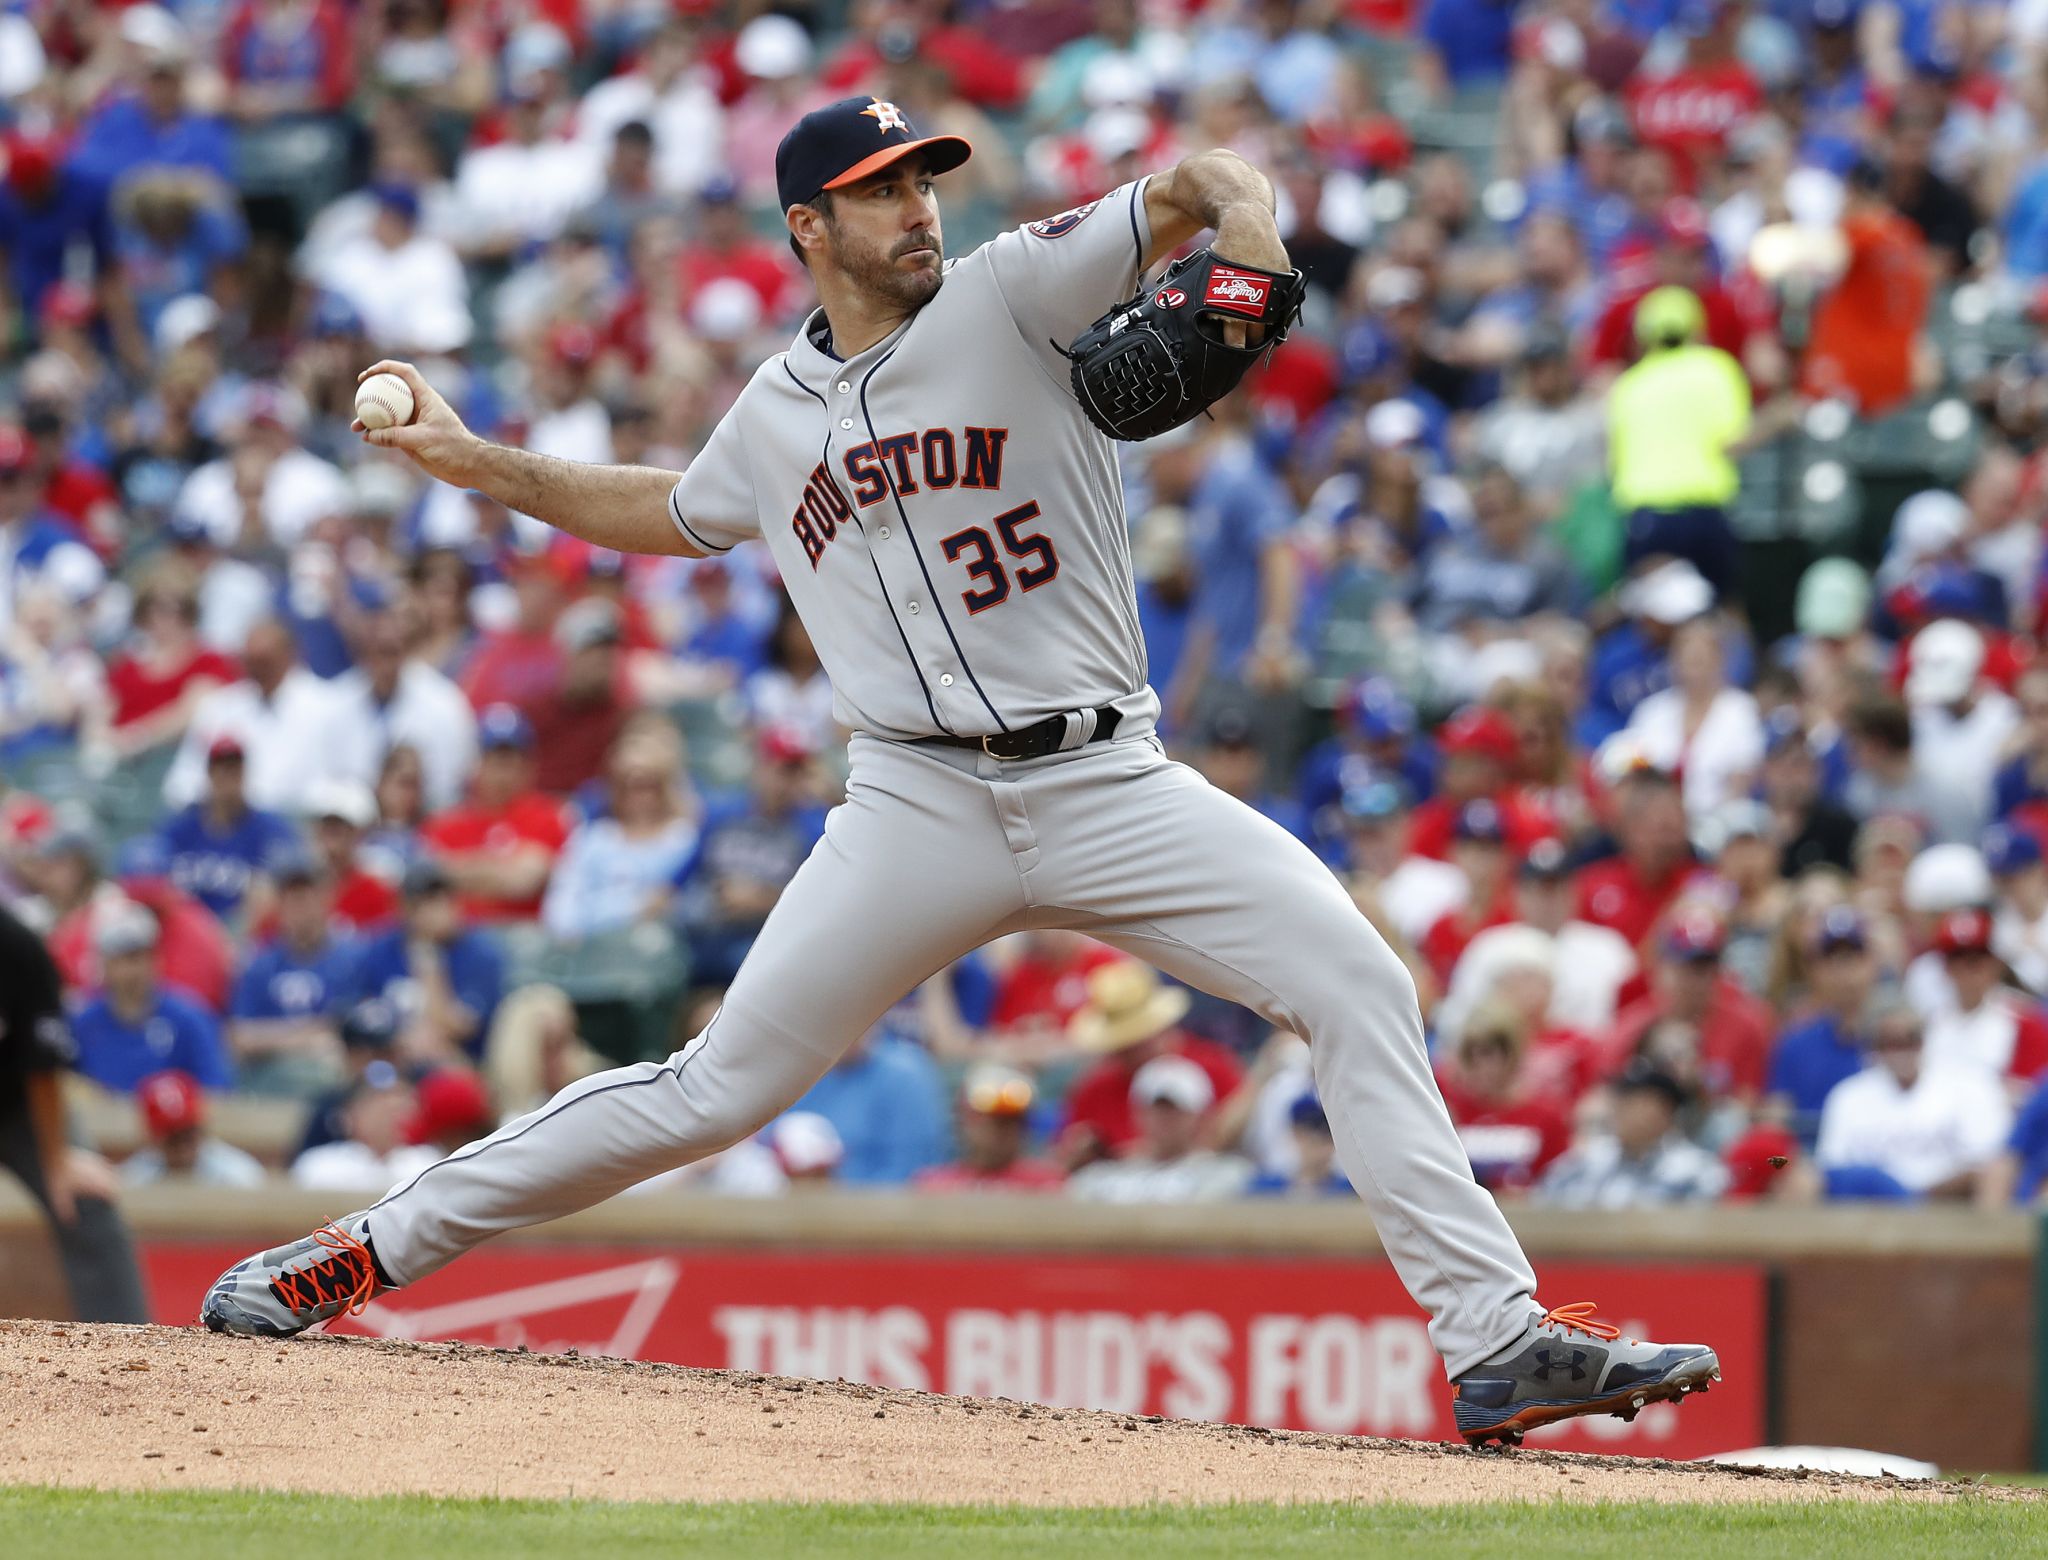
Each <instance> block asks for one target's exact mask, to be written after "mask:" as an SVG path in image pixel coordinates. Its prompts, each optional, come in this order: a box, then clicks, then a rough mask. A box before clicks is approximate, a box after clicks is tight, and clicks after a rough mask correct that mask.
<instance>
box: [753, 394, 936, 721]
mask: <svg viewBox="0 0 2048 1560" xmlns="http://www.w3.org/2000/svg"><path fill="white" fill-rule="evenodd" d="M834 361H835V362H836V361H838V360H837V359H834ZM782 371H783V372H784V373H785V374H787V375H789V382H790V383H791V384H793V385H795V386H796V387H797V389H799V390H801V391H803V393H804V394H805V395H807V396H809V397H810V398H811V399H812V400H813V401H816V402H817V403H818V405H820V406H821V407H823V408H824V409H825V449H824V452H823V454H822V455H821V456H820V458H819V461H818V464H819V467H820V468H821V469H822V470H823V471H824V473H825V480H826V481H827V482H829V483H831V484H832V487H833V489H834V491H837V490H838V488H839V479H838V478H837V477H835V476H833V475H832V403H831V402H829V401H827V400H826V399H825V398H824V397H823V396H822V395H820V394H818V392H817V391H815V390H813V389H812V388H811V387H810V386H809V385H807V384H805V383H804V382H803V381H802V380H801V379H799V378H797V377H796V370H795V369H793V368H791V367H790V366H789V359H788V358H784V359H783V360H782ZM839 496H840V497H841V498H842V499H845V500H846V512H847V514H849V515H851V516H852V517H853V523H854V524H855V525H856V526H859V527H860V539H861V540H862V541H863V542H865V541H866V540H867V539H868V528H867V527H866V526H865V525H862V524H861V518H860V510H859V508H858V507H857V506H856V505H855V504H854V502H853V500H852V498H851V497H849V496H848V495H847V494H845V493H840V494H839ZM905 529H906V530H907V529H908V527H905ZM868 567H869V568H871V569H873V570H874V571H875V584H876V585H877V586H878V587H879V588H880V589H881V592H882V605H883V606H885V607H887V608H888V609H889V621H890V622H891V623H894V624H895V625H896V637H897V638H898V639H900V640H902V641H903V658H904V659H905V660H906V661H908V662H909V663H910V669H911V670H912V671H913V672H915V673H916V674H917V687H918V691H919V692H920V693H922V694H923V695H924V707H925V708H926V709H927V710H930V711H931V716H932V724H933V725H934V726H936V727H938V728H939V730H941V731H943V732H944V733H945V734H946V735H947V736H949V737H950V736H954V735H956V733H955V732H954V730H953V728H952V727H951V726H949V725H947V724H946V723H945V722H944V721H943V720H941V719H940V718H939V707H938V706H937V705H936V704H934V703H933V702H932V688H931V684H930V683H928V682H926V681H925V680H924V668H923V667H921V666H919V665H918V664H917V655H916V653H915V652H914V651H912V650H911V648H910V636H909V635H908V634H906V633H904V632H903V620H902V619H901V618H899V617H898V616H897V615H896V603H895V602H893V601H891V600H890V599H889V583H888V581H886V580H884V579H883V578H882V566H881V565H880V564H879V563H876V562H875V551H874V549H873V548H872V547H870V548H869V549H868Z"/></svg>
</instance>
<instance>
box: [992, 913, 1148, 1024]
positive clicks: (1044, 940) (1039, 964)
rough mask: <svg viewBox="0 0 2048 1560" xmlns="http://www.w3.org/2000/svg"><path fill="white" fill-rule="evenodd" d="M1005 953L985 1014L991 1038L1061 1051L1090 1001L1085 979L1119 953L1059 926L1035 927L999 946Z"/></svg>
mask: <svg viewBox="0 0 2048 1560" xmlns="http://www.w3.org/2000/svg"><path fill="white" fill-rule="evenodd" d="M1000 946H1001V948H1002V949H1003V952H1004V954H1005V955H1006V958H1005V962H1004V964H1003V967H1002V971H1001V973H1000V974H999V975H998V976H997V978H996V989H995V1000H994V1002H993V1004H992V1005H991V1006H990V1009H989V1015H988V1032H989V1036H990V1038H991V1039H997V1040H1001V1041H1002V1042H1004V1043H1005V1044H1006V1045H1007V1046H1009V1047H1010V1048H1012V1049H1013V1050H1014V1049H1020V1048H1021V1049H1025V1050H1054V1051H1056V1050H1060V1049H1063V1048H1064V1047H1065V1045H1066V1042H1067V1026H1068V1024H1069V1023H1071V1022H1072V1021H1073V1017H1074V1015H1075V1014H1076V1013H1078V1012H1080V1010H1081V1009H1082V1007H1083V1006H1085V1005H1086V1004H1087V1001H1088V982H1089V978H1090V977H1091V976H1092V975H1094V973H1095V972H1096V971H1097V970H1099V969H1101V968H1102V967H1103V966H1104V965H1108V964H1115V963H1118V962H1119V961H1120V960H1121V959H1122V958H1123V955H1122V954H1120V953H1118V952H1117V951H1116V950H1115V949H1114V948H1111V947H1108V946H1106V945H1104V944H1102V943H1099V942H1096V941H1095V940H1094V939H1093V938H1092V937H1085V936H1083V935H1082V934H1081V933H1079V932H1070V931H1067V930H1065V929H1064V928H1062V927H1052V926H1046V927H1034V928H1032V929H1031V930H1029V931H1024V932H1019V933H1018V934H1017V935H1016V936H1015V937H1014V938H1011V939H1008V940H1006V941H1005V942H1004V943H1003V944H1001V945H1000Z"/></svg>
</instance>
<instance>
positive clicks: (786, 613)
mask: <svg viewBox="0 0 2048 1560" xmlns="http://www.w3.org/2000/svg"><path fill="white" fill-rule="evenodd" d="M765 659H766V662H767V664H766V665H764V666H763V667H762V668H761V669H760V670H759V671H758V672H755V673H754V674H753V675H752V676H751V677H749V678H748V679H747V683H746V698H747V711H748V714H749V715H750V716H751V718H752V720H753V722H754V725H755V727H756V729H758V730H761V731H769V730H780V731H784V732H787V733H789V734H790V735H792V736H794V737H795V738H796V739H797V740H798V741H799V742H801V743H802V744H803V745H804V746H805V747H808V748H809V749H810V750H811V751H812V752H816V751H818V750H819V749H820V748H824V747H828V746H831V745H832V744H833V743H835V742H837V741H838V740H839V727H838V724H837V722H836V721H835V719H834V717H833V713H832V684H831V682H830V681H829V680H828V679H827V678H826V676H825V669H824V667H823V666H822V665H820V664H819V661H818V651H817V647H816V646H814V645H813V644H812V643H811V631H810V630H809V629H807V628H805V627H804V625H803V620H802V619H801V618H799V617H798V616H797V615H796V608H795V607H793V606H792V605H790V602H789V598H788V597H787V596H785V597H784V598H783V600H782V610H781V615H780V616H779V617H778V618H777V619H776V620H775V630H774V632H773V633H772V634H770V635H769V637H768V648H767V654H766V657H765Z"/></svg>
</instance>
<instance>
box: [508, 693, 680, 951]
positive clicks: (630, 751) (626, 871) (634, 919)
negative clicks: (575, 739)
mask: <svg viewBox="0 0 2048 1560" xmlns="http://www.w3.org/2000/svg"><path fill="white" fill-rule="evenodd" d="M681 759H682V754H681V745H680V743H679V742H678V741H677V740H676V739H675V737H674V734H673V731H672V729H671V728H669V727H667V726H657V727H650V728H648V729H645V730H643V731H640V732H628V733H627V734H626V735H625V736H623V737H621V738H620V739H619V740H618V741H617V742H616V743H615V744H614V745H613V748H612V754H611V767H610V772H609V775H608V779H609V782H610V784H609V787H608V792H609V797H610V801H611V815H610V816H609V817H603V818H592V819H589V820H588V821H586V822H585V823H583V824H581V825H579V826H578V827H577V829H576V831H575V833H573V834H571V835H570V836H569V840H568V843H567V844H566V845H564V846H563V847H562V854H561V857H560V859H559V860H557V861H556V863H555V870H554V874H553V876H552V877H550V878H549V880H548V891H547V897H546V899H545V900H543V901H542V904H541V923H542V924H543V925H544V926H546V927H547V929H548V931H549V932H550V933H551V934H552V935H553V936H555V937H558V938H561V939H563V940H565V941H573V940H575V939H577V938H582V937H594V936H597V935H599V934H601V933H604V932H611V931H618V930H620V929H622V928H625V927H629V926H634V925H637V924H638V923H640V922H642V921H651V920H656V919H658V918H661V917H664V916H665V915H666V914H667V912H668V908H669V901H670V898H671V896H672V894H673V892H674V884H675V882H676V879H677V878H678V877H679V876H680V875H681V874H682V872H683V870H684V869H685V868H686V867H687V866H688V864H689V861H690V858H691V857H692V855H694V854H695V852H696V850H697V846H698V840H699V837H700V836H699V832H698V822H697V810H696V806H695V803H694V800H693V798H692V797H691V796H690V795H689V794H688V793H687V792H686V791H685V789H684V781H683V775H682V763H681Z"/></svg>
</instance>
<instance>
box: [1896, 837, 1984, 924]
mask: <svg viewBox="0 0 2048 1560" xmlns="http://www.w3.org/2000/svg"><path fill="white" fill-rule="evenodd" d="M1899 892H1900V896H1901V897H1902V898H1903V899H1904V900H1905V902H1906V908H1907V909H1908V910H1911V911H1913V912H1914V913H1915V914H1918V915H1946V914H1948V912H1949V911H1951V910H1968V909H1973V908H1975V907H1976V906H1978V905H1988V904H1990V903H1991V901H1992V900H1993V899H1994V898H1996V897H1997V892H1998V891H1997V888H1996V886H1995V885H1994V884H1993V883H1992V881H1991V869H1990V868H1989V867H1987V866H1985V865H1984V857H1983V854H1982V853H1981V852H1980V851H1979V850H1978V849H1977V847H1976V846H1974V845H1957V844H1950V845H1930V846H1928V847H1927V849H1925V850H1923V851H1921V852H1920V854H1919V855H1917V856H1915V857H1914V858H1913V859H1912V860H1911V861H1910V862H1909V863H1907V865H1906V881H1905V882H1904V883H1903V884H1902V885H1901V886H1900V890H1899Z"/></svg>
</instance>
